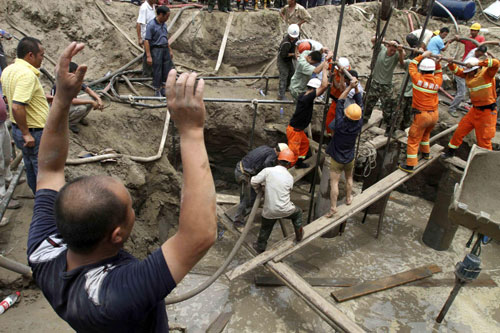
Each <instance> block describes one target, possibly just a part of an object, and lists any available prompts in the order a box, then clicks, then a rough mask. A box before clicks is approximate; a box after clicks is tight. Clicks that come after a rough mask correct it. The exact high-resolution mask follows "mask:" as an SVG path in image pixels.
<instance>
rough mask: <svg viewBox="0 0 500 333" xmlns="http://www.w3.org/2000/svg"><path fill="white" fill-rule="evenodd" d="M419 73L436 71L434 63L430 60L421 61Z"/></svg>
mask: <svg viewBox="0 0 500 333" xmlns="http://www.w3.org/2000/svg"><path fill="white" fill-rule="evenodd" d="M418 69H420V70H421V71H426V72H431V71H435V70H436V62H435V61H434V60H432V59H430V58H425V59H423V60H422V61H421V62H420V64H419V65H418Z"/></svg>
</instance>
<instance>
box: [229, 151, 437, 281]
mask: <svg viewBox="0 0 500 333" xmlns="http://www.w3.org/2000/svg"><path fill="white" fill-rule="evenodd" d="M442 150H443V147H441V146H439V145H433V146H432V148H431V159H430V160H421V161H420V162H419V164H418V166H417V167H416V168H415V171H414V172H413V173H411V174H408V173H406V172H404V171H402V170H399V169H398V170H396V171H394V172H393V173H391V174H389V175H388V176H387V177H385V178H383V179H381V180H380V181H378V182H377V183H375V184H374V185H372V186H371V187H369V188H368V189H366V190H365V191H363V192H362V193H361V194H359V195H357V196H355V197H354V198H353V202H352V204H351V205H349V206H347V205H345V204H344V205H340V206H338V207H337V211H338V213H337V214H335V215H334V216H333V217H331V218H327V217H325V216H322V217H320V218H318V219H316V220H315V221H313V222H311V223H310V224H308V225H306V226H305V227H304V238H303V239H302V241H301V242H299V243H297V242H296V241H295V237H292V236H290V237H287V238H285V239H283V240H281V241H278V242H276V243H275V244H273V245H272V246H271V247H269V249H268V250H267V251H264V252H263V253H261V254H259V255H258V256H257V257H255V258H253V259H251V260H249V261H247V262H246V263H244V264H242V265H240V266H238V267H236V268H234V269H233V270H231V271H229V272H227V273H226V276H227V278H228V279H229V280H234V279H235V278H237V277H238V276H240V275H242V274H245V273H247V272H249V271H251V270H252V269H254V268H255V267H258V266H259V265H261V264H263V263H266V262H268V261H270V260H273V261H275V262H278V261H281V260H283V258H285V257H287V256H288V255H290V254H292V253H293V252H295V251H297V250H298V249H300V248H302V247H303V246H305V245H307V244H309V243H310V242H312V241H313V240H314V239H316V238H318V237H320V236H321V235H323V234H325V233H326V232H328V231H329V230H331V229H333V228H335V227H336V226H338V225H340V224H342V223H343V222H344V221H346V220H347V219H348V218H349V217H351V216H353V215H354V214H356V213H358V212H360V211H362V210H364V209H365V208H367V207H368V206H370V205H371V204H372V203H374V202H375V201H377V200H378V199H380V198H381V197H383V196H385V195H387V194H389V193H390V192H391V191H392V190H394V189H395V188H397V187H398V186H399V185H401V184H403V183H404V182H406V181H407V180H408V179H410V178H411V177H413V176H414V175H416V174H418V173H419V172H420V171H422V170H423V169H424V168H425V167H427V166H428V165H430V164H431V163H432V162H434V161H435V160H436V159H437V158H438V157H439V154H440V153H441V151H442Z"/></svg>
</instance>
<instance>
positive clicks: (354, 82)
mask: <svg viewBox="0 0 500 333" xmlns="http://www.w3.org/2000/svg"><path fill="white" fill-rule="evenodd" d="M351 89H356V90H355V92H358V79H356V78H353V79H352V80H351V83H350V84H349V86H348V87H347V88H346V89H344V91H343V92H342V94H340V96H339V100H341V99H346V98H347V95H349V92H350V91H351Z"/></svg>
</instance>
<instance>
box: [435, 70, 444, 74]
mask: <svg viewBox="0 0 500 333" xmlns="http://www.w3.org/2000/svg"><path fill="white" fill-rule="evenodd" d="M442 72H443V70H442V69H438V70H437V71H435V72H434V74H436V73H442Z"/></svg>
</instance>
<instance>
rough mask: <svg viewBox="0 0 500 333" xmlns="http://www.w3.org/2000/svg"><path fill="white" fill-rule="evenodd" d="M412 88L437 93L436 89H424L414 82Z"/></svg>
mask: <svg viewBox="0 0 500 333" xmlns="http://www.w3.org/2000/svg"><path fill="white" fill-rule="evenodd" d="M413 88H414V89H417V90H418V91H422V92H424V93H429V94H437V93H438V92H437V91H436V90H430V89H425V88H422V87H419V86H417V85H416V84H415V83H414V84H413Z"/></svg>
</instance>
